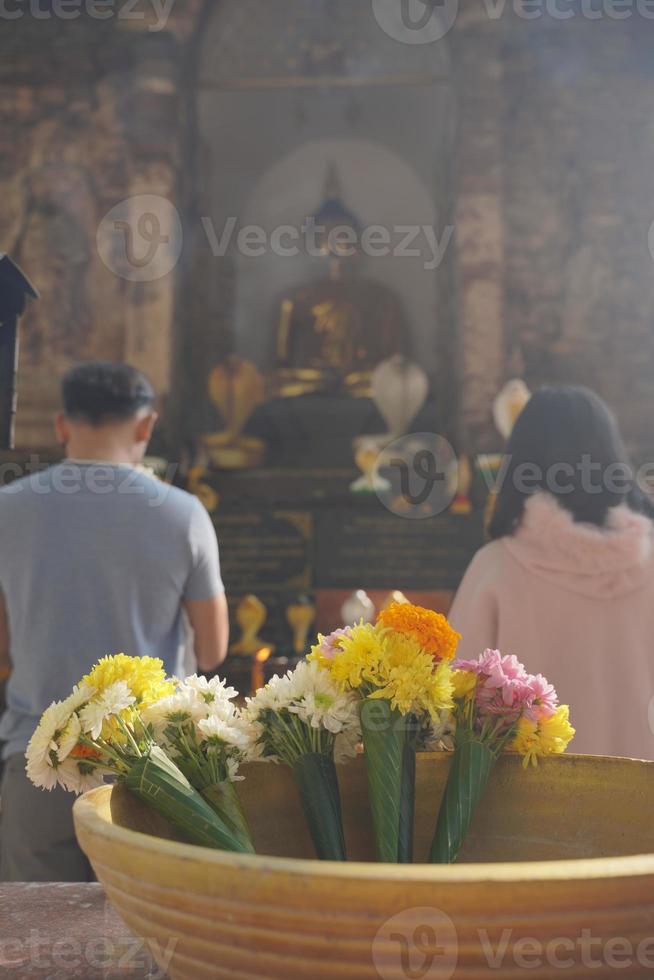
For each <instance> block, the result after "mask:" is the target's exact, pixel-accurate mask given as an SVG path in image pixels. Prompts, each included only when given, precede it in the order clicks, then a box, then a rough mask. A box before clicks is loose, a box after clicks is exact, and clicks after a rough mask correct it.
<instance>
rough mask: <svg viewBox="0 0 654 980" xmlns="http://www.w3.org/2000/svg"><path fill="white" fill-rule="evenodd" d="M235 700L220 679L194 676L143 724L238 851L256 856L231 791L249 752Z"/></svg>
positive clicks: (154, 707)
mask: <svg viewBox="0 0 654 980" xmlns="http://www.w3.org/2000/svg"><path fill="white" fill-rule="evenodd" d="M236 695H237V692H236V691H235V690H234V688H232V687H227V686H226V685H225V682H224V681H223V680H221V679H220V678H218V677H215V678H213V679H212V680H207V679H206V677H198V676H197V675H194V676H192V677H187V678H186V680H184V681H178V682H177V687H176V691H175V693H174V694H172V695H170V696H169V697H167V698H163V699H162V700H160V701H156V702H155V703H154V704H153V705H151V706H150V707H149V708H148V709H147V710H146V711H145V712H144V720H145V721H146V723H147V724H149V725H150V726H151V728H152V731H153V736H154V739H155V741H156V743H157V744H158V745H159V746H160V747H161V748H162V749H163V750H164V751H165V753H166V754H167V756H168V757H169V758H170V759H171V760H172V761H173V762H174V763H175V765H176V766H177V767H178V768H179V769H180V770H181V772H182V773H183V774H184V775H185V776H186V778H187V779H188V781H189V783H190V784H191V786H193V788H194V789H196V790H197V791H198V792H199V793H200V794H201V795H202V796H203V797H204V799H205V800H206V801H207V803H208V804H209V805H210V806H211V808H212V809H213V810H214V811H215V812H216V813H217V814H218V815H219V816H220V817H221V818H222V820H223V821H224V822H225V824H226V825H227V826H228V827H229V828H230V829H231V831H232V833H233V835H234V838H235V839H236V840H237V841H238V842H239V844H240V845H241V846H240V848H239V850H242V851H250V852H254V846H253V844H252V838H251V835H250V829H249V827H248V824H247V820H246V818H245V815H244V813H243V809H242V807H241V804H240V801H239V798H238V796H237V794H236V790H235V788H234V783H235V782H237V781H238V780H240V779H242V777H241V776H239V775H238V771H239V766H240V764H241V763H242V762H244V761H245V760H246V759H247V757H248V754H249V749H250V736H249V733H248V726H247V724H246V722H245V720H244V718H243V716H242V714H241V713H240V712H239V711H238V710H237V708H236V707H235V706H234V704H233V698H235V697H236ZM145 765H146V766H147V763H146V764H145ZM128 785H129V783H128Z"/></svg>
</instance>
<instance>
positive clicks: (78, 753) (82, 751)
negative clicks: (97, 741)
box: [70, 742, 102, 759]
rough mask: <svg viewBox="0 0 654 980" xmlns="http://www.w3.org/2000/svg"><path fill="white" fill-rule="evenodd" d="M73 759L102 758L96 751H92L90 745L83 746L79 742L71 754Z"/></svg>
mask: <svg viewBox="0 0 654 980" xmlns="http://www.w3.org/2000/svg"><path fill="white" fill-rule="evenodd" d="M70 755H71V758H73V759H100V758H102V756H101V755H100V753H99V752H98V751H97V750H96V749H92V748H91V746H90V745H83V744H82V743H81V742H78V743H77V745H76V746H75V748H74V749H73V751H72V752H71V753H70Z"/></svg>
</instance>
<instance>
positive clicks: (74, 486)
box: [0, 456, 177, 507]
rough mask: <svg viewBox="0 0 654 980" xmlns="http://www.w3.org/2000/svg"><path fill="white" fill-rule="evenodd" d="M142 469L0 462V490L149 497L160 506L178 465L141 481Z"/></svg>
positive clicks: (32, 461) (31, 460) (34, 460)
mask: <svg viewBox="0 0 654 980" xmlns="http://www.w3.org/2000/svg"><path fill="white" fill-rule="evenodd" d="M143 472H144V471H143V470H142V469H139V468H136V467H132V466H112V465H111V464H109V463H85V464H80V463H76V462H74V461H72V460H70V461H67V462H63V463H61V464H60V465H59V466H56V467H48V468H46V467H44V465H43V463H42V461H41V460H40V459H39V457H38V456H30V458H29V459H28V460H27V461H26V462H25V463H24V464H22V465H21V464H20V463H15V462H4V463H0V489H2V490H3V491H4V493H7V494H12V493H13V494H20V493H23V492H24V491H25V490H26V489H29V490H30V491H31V492H32V493H35V494H37V495H39V496H47V495H48V494H61V495H63V496H66V497H70V496H74V495H75V494H78V493H82V492H86V493H91V494H95V495H97V496H108V495H109V494H120V495H121V496H122V495H125V496H126V495H128V494H131V495H138V496H142V497H143V496H145V497H147V501H148V506H150V507H161V505H162V504H163V503H164V501H165V500H166V497H167V496H168V492H169V490H170V485H171V483H172V481H173V479H174V477H175V474H176V473H177V464H176V463H170V464H169V465H168V467H167V468H166V473H165V476H164V478H163V479H161V480H160V479H148V480H147V481H143V479H142V478H141V477H142V475H143Z"/></svg>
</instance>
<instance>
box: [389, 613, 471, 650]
mask: <svg viewBox="0 0 654 980" xmlns="http://www.w3.org/2000/svg"><path fill="white" fill-rule="evenodd" d="M377 622H378V623H379V624H380V625H381V626H385V627H386V628H387V629H391V630H397V631H398V632H399V633H404V634H406V635H407V636H412V637H413V638H414V640H416V641H417V642H418V643H419V644H420V646H421V647H422V649H423V650H426V651H427V653H430V654H431V655H432V657H435V658H437V659H438V660H453V659H454V657H455V655H456V648H457V646H458V645H459V640H460V639H461V634H460V633H457V632H456V630H453V629H452V627H451V626H450V624H449V623H448V621H447V619H446V618H445V616H443V615H441V613H437V612H434V610H433V609H425V608H424V607H423V606H414V605H413V604H412V603H409V602H393V603H391V605H390V606H389V607H388V609H383V610H382V611H381V612H380V614H379V616H378V617H377Z"/></svg>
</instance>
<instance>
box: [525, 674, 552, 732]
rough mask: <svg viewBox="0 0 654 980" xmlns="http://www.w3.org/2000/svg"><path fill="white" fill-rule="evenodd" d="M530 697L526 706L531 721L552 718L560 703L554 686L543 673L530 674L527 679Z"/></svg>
mask: <svg viewBox="0 0 654 980" xmlns="http://www.w3.org/2000/svg"><path fill="white" fill-rule="evenodd" d="M527 685H528V687H529V692H530V697H529V701H528V703H527V705H526V706H525V715H526V717H527V718H529V719H530V720H531V721H538V720H539V719H540V718H551V717H552V715H553V714H554V713H555V712H556V709H557V708H558V705H559V699H558V696H557V693H556V691H555V690H554V687H553V685H552V684H550V682H549V681H548V680H547V678H546V677H543V675H542V674H530V675H529V677H528V679H527Z"/></svg>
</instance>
